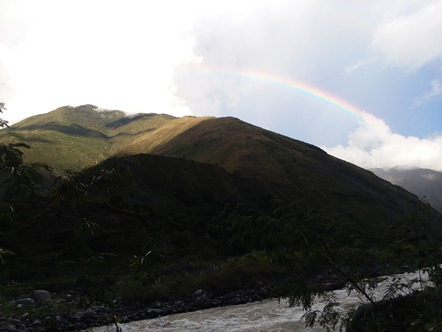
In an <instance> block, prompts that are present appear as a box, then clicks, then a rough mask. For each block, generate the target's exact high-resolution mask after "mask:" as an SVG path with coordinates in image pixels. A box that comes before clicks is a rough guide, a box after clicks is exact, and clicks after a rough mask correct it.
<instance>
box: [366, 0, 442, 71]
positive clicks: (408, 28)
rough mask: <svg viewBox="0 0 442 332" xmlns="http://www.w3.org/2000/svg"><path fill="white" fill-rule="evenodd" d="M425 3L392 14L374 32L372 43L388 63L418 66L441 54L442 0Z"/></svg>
mask: <svg viewBox="0 0 442 332" xmlns="http://www.w3.org/2000/svg"><path fill="white" fill-rule="evenodd" d="M415 3H416V2H415ZM405 4H407V3H405ZM422 4H423V5H422V7H421V8H419V9H416V8H413V9H414V10H412V11H407V12H406V13H402V14H401V15H399V16H393V17H392V18H391V20H388V21H386V22H384V23H382V24H381V25H380V26H379V28H378V30H377V31H376V32H375V33H374V35H373V41H372V45H373V46H374V48H375V49H377V50H378V51H379V52H380V53H381V54H383V55H384V56H385V57H386V59H387V62H388V63H390V64H392V65H395V66H398V67H405V68H408V69H410V70H417V69H419V68H420V67H422V66H423V65H424V64H426V63H428V62H430V61H431V60H434V59H437V58H439V59H441V58H442V20H441V17H442V1H432V2H430V3H425V2H423V3H422ZM407 5H408V6H409V4H407ZM407 8H408V7H407Z"/></svg>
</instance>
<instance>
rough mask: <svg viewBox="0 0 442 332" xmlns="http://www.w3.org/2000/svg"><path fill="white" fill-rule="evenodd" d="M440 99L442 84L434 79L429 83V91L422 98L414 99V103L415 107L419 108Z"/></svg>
mask: <svg viewBox="0 0 442 332" xmlns="http://www.w3.org/2000/svg"><path fill="white" fill-rule="evenodd" d="M440 97H442V82H441V81H440V80H439V79H434V80H432V81H431V90H430V91H428V92H427V93H426V94H424V95H423V96H421V97H417V98H415V99H414V103H415V105H416V106H421V105H422V104H425V103H428V102H430V101H433V100H436V99H440Z"/></svg>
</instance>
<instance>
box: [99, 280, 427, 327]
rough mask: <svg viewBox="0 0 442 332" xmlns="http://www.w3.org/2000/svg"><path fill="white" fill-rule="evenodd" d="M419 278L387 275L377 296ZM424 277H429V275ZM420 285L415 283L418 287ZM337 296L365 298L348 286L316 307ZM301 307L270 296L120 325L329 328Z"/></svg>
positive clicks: (350, 302) (348, 301)
mask: <svg viewBox="0 0 442 332" xmlns="http://www.w3.org/2000/svg"><path fill="white" fill-rule="evenodd" d="M416 278H419V274H418V273H406V274H401V275H393V276H386V277H383V278H382V279H384V280H383V281H382V282H380V283H379V284H378V286H377V288H376V289H374V290H373V296H374V298H375V299H376V300H380V299H382V298H383V296H384V293H385V290H386V289H387V287H388V285H389V284H391V283H392V282H394V281H407V280H413V279H416ZM423 278H424V279H425V280H426V279H427V276H426V275H424V276H423ZM419 287H420V286H419V285H418V284H415V286H414V288H415V289H417V288H419ZM330 295H331V296H335V298H336V300H337V302H338V303H339V306H338V307H337V310H339V311H341V312H346V311H348V310H350V309H352V308H357V307H358V306H359V305H360V304H361V302H365V301H362V299H361V297H360V295H359V294H358V293H356V292H355V291H352V292H350V293H349V292H348V290H347V289H339V290H336V291H334V292H332V293H325V294H324V295H322V296H319V297H317V298H316V301H315V303H314V305H313V309H317V310H322V308H323V307H324V305H325V303H326V301H325V300H324V297H326V296H330ZM304 313H305V312H304V311H303V310H302V308H300V307H290V306H289V305H288V304H287V302H286V301H281V302H279V301H278V300H276V299H270V300H265V301H259V302H252V303H247V304H243V305H235V306H225V307H218V308H212V309H206V310H200V311H195V312H188V313H181V314H176V315H170V316H164V317H160V318H155V319H149V320H141V321H134V322H130V323H126V324H120V327H121V329H122V332H144V331H149V332H151V331H155V332H159V331H161V332H175V331H176V332H178V331H189V332H215V331H223V332H224V331H232V332H240V331H241V332H252V331H253V332H264V331H266V332H267V331H273V332H283V331H291V332H304V331H305V332H307V331H310V332H311V331H325V329H322V328H320V327H315V328H313V329H311V328H307V327H305V323H304V322H302V321H300V319H301V317H302V316H303V315H304ZM92 331H93V332H108V331H112V332H115V327H111V326H109V327H98V328H94V329H92Z"/></svg>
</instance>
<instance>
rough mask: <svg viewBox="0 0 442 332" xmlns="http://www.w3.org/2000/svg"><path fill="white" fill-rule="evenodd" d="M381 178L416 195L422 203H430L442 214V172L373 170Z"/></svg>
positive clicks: (395, 169) (428, 170) (399, 169)
mask: <svg viewBox="0 0 442 332" xmlns="http://www.w3.org/2000/svg"><path fill="white" fill-rule="evenodd" d="M372 171H373V173H375V174H376V175H377V176H379V177H380V178H383V179H385V180H387V181H389V182H391V183H394V184H396V185H398V186H401V187H403V188H405V189H407V190H408V191H410V192H412V193H414V194H416V195H417V196H418V197H419V198H420V199H421V200H422V201H424V202H428V204H430V205H431V206H432V207H433V208H435V209H436V210H438V211H439V212H441V213H442V172H437V171H433V170H430V169H421V168H414V169H402V168H398V167H395V168H390V169H382V168H376V169H372Z"/></svg>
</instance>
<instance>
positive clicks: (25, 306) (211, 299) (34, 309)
mask: <svg viewBox="0 0 442 332" xmlns="http://www.w3.org/2000/svg"><path fill="white" fill-rule="evenodd" d="M39 292H40V296H43V299H42V298H41V297H37V296H36V295H35V294H34V292H33V293H31V294H29V296H26V297H21V298H18V299H15V300H12V301H11V302H10V303H9V304H8V305H5V304H4V305H3V308H2V307H0V331H4V332H43V331H54V332H55V331H82V330H86V329H88V328H91V327H94V326H102V325H109V326H111V325H115V322H117V323H126V322H130V321H135V320H141V319H150V318H156V317H159V316H166V315H171V314H175V313H182V312H189V311H195V310H201V309H207V308H213V307H218V306H226V305H236V304H243V303H247V302H254V301H260V300H263V299H266V298H270V297H273V296H274V295H275V293H274V290H273V289H271V288H270V287H268V286H266V285H264V284H263V283H258V284H256V285H255V286H253V287H247V288H241V289H238V290H235V291H232V292H229V293H225V294H215V293H212V292H209V291H205V290H203V289H199V290H197V291H195V292H194V293H193V294H192V295H191V296H185V297H180V298H178V299H173V300H167V301H155V302H153V303H139V302H126V301H123V300H119V299H117V300H115V301H114V303H113V305H112V307H113V308H109V306H104V305H102V304H97V303H95V304H93V305H90V306H88V307H86V308H83V309H79V308H78V307H77V308H75V307H76V306H77V305H78V303H79V302H80V298H81V295H82V294H80V293H79V292H78V291H75V290H73V291H70V292H63V293H60V294H50V293H49V292H47V291H39ZM6 306H7V307H8V308H6ZM2 309H5V310H2ZM11 310H12V311H13V313H12V314H10V315H9V316H8V317H6V316H3V315H4V314H3V312H7V311H11Z"/></svg>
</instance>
